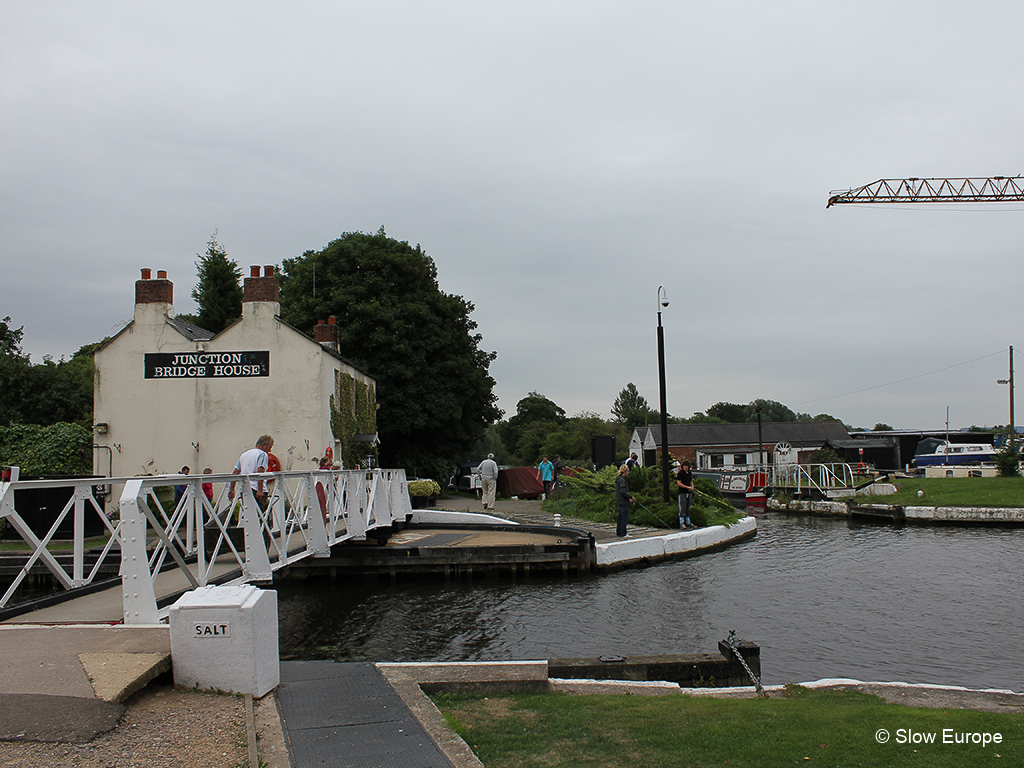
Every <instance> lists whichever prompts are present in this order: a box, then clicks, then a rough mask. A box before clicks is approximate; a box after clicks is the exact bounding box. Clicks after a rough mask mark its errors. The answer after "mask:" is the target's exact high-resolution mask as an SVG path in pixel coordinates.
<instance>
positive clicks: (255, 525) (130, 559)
mask: <svg viewBox="0 0 1024 768" xmlns="http://www.w3.org/2000/svg"><path fill="white" fill-rule="evenodd" d="M257 477H260V478H262V479H263V480H264V481H266V482H268V487H269V489H270V492H269V497H268V498H269V502H268V504H267V505H266V508H265V509H264V508H261V506H260V505H259V504H258V503H257V501H256V498H255V496H254V495H253V492H252V488H251V486H250V482H249V480H250V479H252V480H255V479H256V478H257ZM174 486H179V487H182V488H183V492H182V493H181V494H180V498H178V499H177V501H175V500H174V499H175V497H176V495H177V494H176V493H175V492H174V490H173V487H174ZM232 487H234V488H235V490H236V493H235V498H233V499H232V498H230V495H231V494H230V491H231V489H232ZM117 488H122V489H123V490H122V491H121V494H120V498H119V502H118V508H117V510H114V511H112V512H109V513H108V512H106V511H105V510H104V505H103V503H102V502H101V499H102V498H104V497H105V496H107V495H108V494H109V495H110V497H111V498H113V490H114V489H117ZM54 489H63V490H64V491H66V493H67V495H68V496H69V498H68V500H67V502H66V504H65V505H64V507H63V509H62V510H61V511H60V512H59V513H58V514H57V517H56V520H55V521H54V522H53V523H52V525H51V526H50V527H49V529H48V531H47V532H46V533H45V534H43V535H42V536H39V535H37V534H36V533H35V532H34V531H33V528H32V526H31V525H29V524H28V522H26V520H25V519H24V518H23V516H22V515H21V514H19V512H18V509H17V501H16V499H17V497H18V496H19V495H20V494H17V492H18V491H32V490H36V491H39V490H54ZM23 506H24V505H23ZM411 513H412V507H411V504H410V501H409V492H408V486H407V484H406V478H405V471H404V470H388V469H375V470H340V471H331V470H316V471H309V472H274V473H264V474H261V475H259V476H256V475H253V476H251V477H250V476H246V475H158V476H150V477H130V478H102V479H101V480H98V479H96V478H91V479H90V478H83V479H79V480H60V481H51V480H33V481H19V479H18V469H17V467H13V468H12V471H11V477H10V479H9V480H3V481H0V519H2V520H4V521H6V523H7V525H9V526H11V527H13V529H14V530H15V531H16V532H17V533H18V535H19V536H20V537H21V539H22V540H23V541H24V542H25V543H26V544H27V545H28V549H29V550H30V553H29V555H28V559H27V561H26V563H25V564H24V566H23V567H22V569H21V571H20V572H19V573H18V574H17V575H16V576H15V577H14V579H13V582H12V583H11V584H10V585H9V586H8V587H7V589H6V590H5V591H4V593H3V594H2V596H0V609H3V608H6V607H9V606H10V605H11V603H12V599H13V597H14V595H15V594H16V592H17V590H18V588H19V587H20V586H21V585H22V583H23V582H24V580H25V578H26V577H27V576H28V575H29V573H30V572H32V570H33V569H34V568H35V569H38V566H39V565H43V566H45V568H46V569H47V570H48V571H49V572H50V573H51V574H52V575H53V577H54V578H55V579H56V581H57V583H58V584H59V585H60V586H61V587H62V588H63V589H64V590H75V589H81V588H84V587H88V586H90V585H94V584H96V583H98V582H99V581H101V580H102V573H103V570H104V566H106V567H107V569H108V570H109V568H110V565H111V563H112V562H117V561H119V571H120V575H121V586H122V597H123V600H122V602H123V621H124V623H125V624H156V623H159V622H160V621H161V619H163V618H165V617H166V615H167V610H168V609H167V607H166V606H165V607H163V608H159V607H158V602H159V601H160V599H161V598H166V596H167V595H168V594H175V593H177V592H180V591H182V590H183V589H184V590H187V589H194V588H196V587H202V586H207V585H208V584H213V583H218V584H229V585H230V584H242V583H247V582H269V581H271V580H272V579H273V573H274V572H275V571H277V570H279V569H281V568H284V567H285V566H287V565H289V564H291V563H294V562H295V561H297V560H301V559H303V558H306V557H329V556H330V550H331V547H332V546H334V545H336V544H339V543H342V542H345V541H360V540H365V539H366V538H367V535H368V534H369V533H370V532H372V531H373V530H375V529H386V528H390V526H391V525H392V523H394V522H396V521H402V522H404V521H405V520H406V519H407V518H408V516H409V515H411ZM69 519H70V521H71V524H72V527H73V540H72V544H71V550H72V557H71V562H70V564H68V563H66V561H65V560H62V559H61V558H59V557H58V556H57V555H56V554H55V552H54V551H53V543H54V541H55V535H56V533H57V531H58V528H59V527H61V526H62V524H65V521H66V520H69ZM97 519H98V520H99V525H97ZM36 527H37V528H38V525H37V526H36ZM89 527H91V528H92V529H94V530H95V529H96V528H98V529H99V533H98V534H96V535H94V536H92V537H91V538H90V539H89V540H87V539H86V530H87V528H89ZM69 565H70V567H69Z"/></svg>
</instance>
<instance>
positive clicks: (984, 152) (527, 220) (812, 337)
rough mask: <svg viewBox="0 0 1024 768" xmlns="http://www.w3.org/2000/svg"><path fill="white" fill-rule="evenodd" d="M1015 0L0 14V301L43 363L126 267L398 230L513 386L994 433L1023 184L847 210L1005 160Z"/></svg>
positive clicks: (1016, 283)
mask: <svg viewBox="0 0 1024 768" xmlns="http://www.w3.org/2000/svg"><path fill="white" fill-rule="evenodd" d="M1022 29H1024V3H1017V2H1009V1H1006V2H978V0H974V1H972V2H970V3H968V2H952V3H942V2H935V0H928V2H920V3H917V2H893V0H885V1H884V2H851V1H849V0H847V1H846V2H827V1H826V0H813V2H766V1H765V0H758V1H757V2H734V3H730V2H722V1H721V0H715V1H714V2H711V1H710V0H709V1H708V2H682V1H677V2H638V1H636V0H634V1H632V2H598V1H595V0H587V1H586V2H579V3H576V2H559V1H558V0H546V1H545V2H537V3H528V2H486V3H483V2H478V1H473V2H394V3H389V2H381V1H380V0H374V1H373V2H289V3H284V2H280V3H277V2H266V1H265V0H245V1H244V2H183V1H182V0H176V1H175V2H164V3H157V2H89V1H88V0H80V1H79V2H73V3H69V2H64V1H63V0H62V1H61V2H45V1H44V0H5V2H3V3H2V4H0V136H2V140H3V144H2V152H0V196H2V197H0V217H2V224H0V269H2V272H0V297H2V303H0V317H3V316H5V315H10V316H11V318H12V320H13V322H14V324H15V325H16V326H19V325H23V326H24V328H25V345H24V346H25V349H26V351H28V352H29V353H31V355H32V358H33V360H34V361H36V362H38V361H39V360H40V359H41V358H42V356H43V355H44V354H49V355H53V356H54V357H55V358H57V357H60V356H61V355H64V356H70V355H71V354H72V353H73V352H74V351H75V350H77V349H78V348H79V347H80V346H81V345H83V344H86V343H90V342H93V341H97V340H99V339H101V338H103V337H104V336H106V335H108V334H110V333H112V332H114V331H116V330H117V329H118V328H119V327H120V325H121V324H122V323H123V322H124V321H126V320H129V319H131V316H132V310H133V306H132V305H133V301H134V284H135V280H136V279H138V277H139V269H140V268H142V267H150V268H152V269H154V270H156V269H166V270H167V271H168V276H169V277H170V279H171V280H172V281H174V284H175V309H176V310H177V311H178V312H191V311H193V310H194V304H193V302H192V300H191V297H190V293H191V289H192V287H193V285H194V282H195V261H196V258H197V254H200V253H202V252H204V251H205V249H206V243H207V241H208V239H209V238H210V235H211V234H212V233H213V232H214V230H216V231H217V232H218V239H219V241H220V243H221V244H222V245H223V246H224V248H225V249H226V250H227V252H228V254H229V256H230V257H231V258H233V259H235V260H236V261H237V262H238V263H239V265H240V266H241V268H242V270H243V272H244V273H246V274H248V267H249V266H250V265H254V264H279V263H280V262H281V260H282V259H285V258H290V257H294V256H297V255H300V254H302V253H303V252H304V251H306V250H309V249H320V248H322V247H324V246H325V245H326V244H327V243H328V242H330V241H331V240H333V239H335V238H337V237H338V236H339V235H341V234H342V233H344V232H348V231H356V230H359V231H364V232H374V231H376V230H377V229H378V228H379V227H380V226H381V225H383V226H384V227H385V228H386V231H387V233H388V234H389V235H391V236H392V237H395V238H397V239H400V240H408V241H409V242H411V243H413V244H416V243H419V244H421V245H422V246H423V248H424V249H425V250H426V251H427V253H428V254H429V255H430V256H432V257H433V259H434V261H435V262H436V264H437V268H438V273H439V280H440V284H441V288H442V289H443V290H444V291H446V292H449V293H455V294H459V295H462V296H464V297H466V298H467V299H468V300H469V301H471V302H473V303H474V304H475V306H476V311H475V313H474V315H473V317H474V319H475V320H476V322H477V323H478V324H479V331H480V332H481V333H482V334H483V343H482V347H483V348H484V349H486V350H493V351H496V352H497V354H498V357H497V360H496V361H495V362H494V363H493V365H492V367H491V372H492V374H493V376H494V378H495V379H496V380H497V382H498V386H497V393H498V396H499V398H500V405H501V407H502V408H504V409H505V411H506V412H507V415H512V414H513V413H514V412H515V405H516V402H517V401H518V400H519V399H520V398H522V397H523V396H525V395H526V394H527V392H529V391H531V390H535V391H538V392H541V393H542V394H544V395H546V396H547V397H549V398H551V399H552V400H554V401H555V402H556V403H558V404H559V405H561V406H562V407H563V408H564V409H565V410H566V411H567V412H568V413H569V414H570V415H572V414H575V413H579V412H581V411H594V412H597V413H599V414H601V415H603V416H605V417H608V416H609V411H610V409H611V406H612V403H613V401H614V399H615V397H616V395H617V394H618V392H619V391H620V390H621V389H622V388H623V387H624V386H625V385H626V384H627V383H628V382H634V383H635V384H636V385H637V387H638V388H639V390H640V392H641V394H643V395H644V396H645V397H646V398H647V399H648V401H649V402H650V403H651V405H652V406H656V405H657V402H658V366H657V345H656V326H657V314H656V310H657V306H658V305H657V290H658V286H659V285H663V286H665V288H666V290H667V292H668V295H669V299H670V300H671V304H670V306H669V307H668V309H666V310H665V312H664V314H663V323H664V328H665V338H666V346H667V355H666V357H667V371H668V409H669V411H670V412H671V413H673V414H678V415H690V414H692V413H694V412H696V411H704V410H706V409H707V408H708V407H710V406H711V405H713V404H714V403H716V402H718V401H720V400H726V401H731V402H737V403H746V402H749V401H750V400H752V399H755V398H759V397H763V398H768V399H772V400H778V401H780V402H783V403H785V404H787V405H789V406H790V407H791V408H793V409H794V410H797V411H801V412H808V413H812V414H817V413H822V412H825V413H830V414H832V415H834V416H836V417H837V418H840V419H842V420H843V421H845V422H847V423H849V424H852V425H854V426H865V427H869V428H870V427H871V426H872V425H873V424H875V423H876V422H887V423H889V424H891V425H893V426H895V427H897V428H931V429H935V428H941V427H942V426H943V425H944V423H945V420H946V409H947V407H948V408H949V418H950V423H951V426H952V427H954V428H957V427H961V426H968V425H971V424H977V425H989V424H997V423H999V424H1004V423H1006V422H1007V421H1008V410H1009V407H1008V403H1009V398H1008V392H1007V388H1006V387H1005V386H1004V385H1000V384H997V383H996V380H997V379H1003V378H1006V377H1007V348H1008V346H1009V345H1012V344H1015V343H1017V342H1020V341H1022V339H1021V337H1020V335H1019V334H1018V328H1019V323H1020V314H1021V308H1020V304H1021V292H1020V287H1021V280H1020V274H1021V266H1020V264H1021V256H1022V254H1021V250H1022V234H1024V205H1020V204H989V205H959V206H958V205H944V206H939V207H935V206H927V205H916V206H911V205H903V206H891V205H890V206H859V207H853V206H842V207H834V208H831V209H828V210H826V208H825V203H826V201H827V198H828V194H829V192H830V191H831V190H837V189H847V188H850V187H857V186H861V185H863V184H867V183H869V182H872V181H875V180H877V179H879V178H900V177H906V176H918V177H932V176H990V175H1017V174H1019V173H1024V160H1022V158H1021V153H1022V142H1021V125H1022V124H1024V119H1022V117H1024V116H1022V114H1021V113H1022V111H1024V99H1022V98H1021V95H1022V94H1021V91H1022V88H1024V78H1022V75H1024V63H1022V61H1021V58H1020V34H1021V30H1022Z"/></svg>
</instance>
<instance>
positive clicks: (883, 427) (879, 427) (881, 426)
mask: <svg viewBox="0 0 1024 768" xmlns="http://www.w3.org/2000/svg"><path fill="white" fill-rule="evenodd" d="M871 431H872V432H892V431H893V430H892V427H890V426H889V425H888V424H885V423H884V422H879V423H877V424H875V426H873V427H872V428H871Z"/></svg>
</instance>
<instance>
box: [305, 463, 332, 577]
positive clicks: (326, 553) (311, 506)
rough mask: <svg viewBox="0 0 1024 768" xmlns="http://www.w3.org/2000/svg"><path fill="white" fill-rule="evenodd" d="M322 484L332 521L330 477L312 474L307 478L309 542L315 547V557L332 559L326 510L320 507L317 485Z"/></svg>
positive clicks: (326, 505)
mask: <svg viewBox="0 0 1024 768" xmlns="http://www.w3.org/2000/svg"><path fill="white" fill-rule="evenodd" d="M318 482H319V483H321V484H322V487H323V489H324V506H325V508H326V512H327V513H328V519H330V508H331V498H330V497H331V496H332V495H333V494H331V493H330V476H327V477H324V476H323V475H320V476H317V475H316V474H314V473H312V472H310V473H309V475H307V476H306V499H307V500H308V502H309V503H308V504H307V510H308V512H307V517H306V519H307V521H308V522H307V525H308V526H309V541H310V544H311V545H312V546H313V557H330V556H331V548H330V546H329V545H328V543H327V524H326V523H325V522H324V513H325V508H321V506H320V493H319V491H317V483H318Z"/></svg>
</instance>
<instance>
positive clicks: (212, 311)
mask: <svg viewBox="0 0 1024 768" xmlns="http://www.w3.org/2000/svg"><path fill="white" fill-rule="evenodd" d="M197 255H198V254H197ZM196 270H197V274H198V278H199V281H198V282H197V283H196V287H195V288H193V289H192V298H193V299H194V300H195V302H196V305H197V306H198V308H199V310H198V312H197V313H196V315H195V319H194V320H193V322H195V324H196V325H198V326H199V327H200V328H205V329H206V330H208V331H213V332H214V333H220V332H221V331H223V330H224V329H225V328H227V327H228V326H229V325H231V324H232V323H233V322H235V321H236V320H237V319H238V318H240V317H241V316H242V286H241V284H240V283H239V281H240V280H241V278H242V271H241V270H240V269H239V268H238V263H237V262H235V261H234V260H232V259H229V258H228V254H227V251H225V250H224V248H223V247H222V246H221V244H220V243H218V242H217V233H216V232H214V233H213V234H212V235H210V242H209V243H207V245H206V253H205V254H204V255H202V256H199V261H197V262H196Z"/></svg>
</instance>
